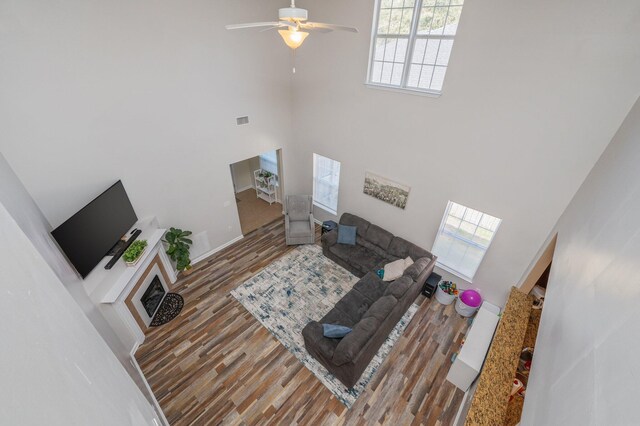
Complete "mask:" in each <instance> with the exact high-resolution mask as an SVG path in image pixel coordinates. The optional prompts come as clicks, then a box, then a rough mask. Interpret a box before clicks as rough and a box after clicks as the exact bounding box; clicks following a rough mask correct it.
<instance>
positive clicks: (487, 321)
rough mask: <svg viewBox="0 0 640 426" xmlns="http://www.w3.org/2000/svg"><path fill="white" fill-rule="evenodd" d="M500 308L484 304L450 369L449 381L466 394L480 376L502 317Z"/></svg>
mask: <svg viewBox="0 0 640 426" xmlns="http://www.w3.org/2000/svg"><path fill="white" fill-rule="evenodd" d="M498 315H500V308H498V307H497V306H495V305H492V304H491V303H488V302H483V303H482V306H481V307H480V309H479V310H478V313H477V314H476V316H475V317H474V319H473V324H472V325H471V328H470V329H469V331H468V332H467V336H466V338H465V341H464V344H463V345H462V348H461V349H460V352H459V353H458V356H457V357H456V359H455V361H453V364H452V365H451V368H450V369H449V374H447V380H448V381H449V382H451V383H453V384H454V385H456V386H457V387H458V388H459V389H460V390H462V391H464V392H466V391H467V390H468V389H469V386H471V384H472V383H473V381H474V380H475V379H476V377H478V375H479V374H480V370H481V369H482V364H483V363H484V359H485V358H486V356H487V352H488V351H489V346H491V340H493V333H494V332H495V331H496V327H497V326H498V321H499V319H500V317H499V316H498Z"/></svg>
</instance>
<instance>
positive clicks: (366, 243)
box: [356, 237, 398, 262]
mask: <svg viewBox="0 0 640 426" xmlns="http://www.w3.org/2000/svg"><path fill="white" fill-rule="evenodd" d="M356 244H358V245H361V246H363V247H365V248H367V249H369V250H371V251H372V252H374V253H375V254H377V255H378V256H380V257H381V258H383V259H385V260H387V261H389V262H393V261H394V260H396V259H398V258H397V257H393V256H391V255H390V254H389V253H388V252H387V251H386V250H384V249H382V248H380V247H378V246H377V245H375V244H373V243H372V242H370V241H369V240H367V239H365V238H362V237H357V238H356Z"/></svg>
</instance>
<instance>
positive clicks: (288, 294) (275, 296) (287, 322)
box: [231, 244, 417, 407]
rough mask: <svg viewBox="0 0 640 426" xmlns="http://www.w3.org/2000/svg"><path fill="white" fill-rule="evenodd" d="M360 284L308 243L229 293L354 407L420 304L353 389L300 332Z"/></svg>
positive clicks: (401, 324) (393, 331) (355, 278)
mask: <svg viewBox="0 0 640 426" xmlns="http://www.w3.org/2000/svg"><path fill="white" fill-rule="evenodd" d="M357 281H358V278H357V277H355V276H353V275H352V274H350V273H349V272H348V271H346V270H345V269H344V268H342V267H340V266H338V265H336V264H335V263H334V262H332V261H331V260H329V259H327V258H326V257H325V256H323V255H322V252H321V251H320V247H318V246H317V245H315V244H310V245H303V246H299V247H296V248H295V249H294V250H292V251H291V252H289V253H287V254H286V255H284V256H282V257H280V258H279V259H277V260H275V261H274V262H272V263H271V264H269V265H267V267H266V268H264V269H263V270H262V271H260V272H258V274H257V275H255V276H253V277H252V278H250V279H249V280H247V281H245V282H244V283H243V284H241V285H240V286H238V287H236V288H235V289H234V290H232V291H231V294H232V295H233V297H235V298H236V299H237V300H238V301H239V302H240V303H241V304H242V305H243V306H244V307H245V308H246V309H247V310H248V311H249V312H251V314H252V315H253V316H254V317H255V318H256V319H257V320H258V321H259V322H260V323H261V324H262V325H263V326H264V327H265V328H266V329H267V330H269V331H270V332H271V334H273V335H274V336H275V337H276V339H278V341H279V342H280V343H281V344H282V345H283V346H284V347H285V348H287V349H288V350H289V351H290V352H291V353H292V354H293V355H294V356H295V357H296V358H298V359H299V360H300V362H302V363H303V364H304V366H305V367H306V368H307V369H308V370H309V371H311V372H312V373H313V374H314V375H315V376H316V377H317V378H318V379H319V380H320V381H321V382H322V384H324V385H325V386H326V387H327V389H329V390H330V391H331V393H333V394H334V395H335V397H336V398H337V399H338V400H339V401H340V402H342V403H343V404H344V405H346V406H347V407H351V406H352V405H353V403H354V402H355V401H356V399H357V398H358V396H359V395H360V394H361V393H362V392H363V391H364V389H365V388H366V386H367V384H368V383H369V382H370V380H371V379H372V378H373V376H374V374H375V373H376V371H377V370H378V369H379V368H380V365H381V364H382V362H383V361H384V359H385V357H386V356H387V355H388V354H389V352H390V351H391V348H392V347H393V345H394V344H395V343H396V341H397V340H398V339H399V338H400V336H401V335H402V333H403V331H404V329H405V328H406V327H407V325H408V324H409V322H410V321H411V318H412V317H413V315H414V314H415V312H416V310H417V306H416V305H412V306H410V307H409V309H408V310H407V312H406V313H405V314H404V316H402V318H401V319H400V321H398V323H397V324H395V328H394V329H393V330H392V331H391V333H390V334H389V335H388V337H387V338H386V340H385V341H384V343H383V344H382V346H381V347H380V350H378V351H377V354H376V355H375V356H374V357H373V359H372V360H371V362H370V363H369V365H368V367H367V368H366V370H365V371H364V373H363V374H362V376H361V377H360V380H359V381H358V383H357V384H356V385H355V386H354V387H353V388H352V389H349V388H347V387H346V386H345V385H344V384H342V383H341V382H340V380H339V379H338V378H337V377H336V376H334V375H333V374H331V373H330V372H328V371H327V370H326V368H325V367H323V366H322V365H321V364H320V363H319V362H318V361H317V360H316V359H314V358H313V357H312V356H311V355H310V354H309V353H308V352H307V351H306V350H305V347H304V340H303V337H302V328H303V327H304V326H305V324H307V323H308V322H309V321H311V320H312V319H314V318H321V317H322V316H323V315H325V314H326V313H327V312H329V311H330V310H331V309H332V308H333V306H334V305H335V304H336V303H337V302H338V301H339V300H340V299H341V298H342V296H344V295H345V294H346V293H348V292H349V291H350V290H351V288H352V287H353V285H354V284H355V283H356V282H357Z"/></svg>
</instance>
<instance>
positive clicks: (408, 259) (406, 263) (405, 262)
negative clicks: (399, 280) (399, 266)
mask: <svg viewBox="0 0 640 426" xmlns="http://www.w3.org/2000/svg"><path fill="white" fill-rule="evenodd" d="M411 265H413V259H412V258H411V256H407V258H406V259H405V260H404V269H405V270H406V269H407V268H408V267H409V266H411ZM403 272H404V271H403Z"/></svg>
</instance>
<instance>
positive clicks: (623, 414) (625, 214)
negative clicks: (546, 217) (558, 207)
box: [522, 101, 640, 425]
mask: <svg viewBox="0 0 640 426" xmlns="http://www.w3.org/2000/svg"><path fill="white" fill-rule="evenodd" d="M638 164H640V101H639V102H636V104H635V106H634V107H633V109H632V110H631V112H630V113H629V115H628V116H627V118H626V120H625V122H624V123H623V125H622V127H621V128H620V130H619V131H618V133H617V134H616V136H615V138H614V139H613V141H612V142H611V144H610V145H609V146H608V147H607V149H606V150H605V152H604V153H603V155H602V157H601V158H600V160H598V162H597V163H596V165H595V167H594V168H593V170H592V171H591V173H590V174H589V176H588V177H587V179H586V180H585V182H584V183H583V185H582V186H581V188H580V190H579V191H578V193H577V194H576V196H575V197H574V198H573V200H572V201H571V203H570V204H569V206H568V207H567V209H566V211H565V212H564V213H563V215H562V217H561V218H560V220H559V221H558V224H557V225H556V227H555V229H554V232H557V233H558V243H557V246H556V250H555V254H554V259H553V264H552V267H551V274H550V276H549V283H548V285H547V294H546V298H545V305H544V310H543V314H542V321H541V324H540V330H539V332H538V340H537V342H536V351H535V354H534V358H533V366H532V371H531V377H530V379H529V387H528V389H527V398H526V399H525V405H524V411H523V417H522V419H523V421H522V424H523V425H631V424H638V410H637V401H638V396H637V393H636V392H634V389H635V388H636V387H637V381H638V377H640V367H639V366H638V363H637V362H636V361H635V357H636V354H637V353H638V351H640V342H639V341H638V339H637V337H638V336H640V321H638V314H639V313H640V305H638V300H639V298H640V285H639V284H638V283H639V277H640V263H638V259H639V258H640V227H639V226H638V217H640V168H638Z"/></svg>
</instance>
